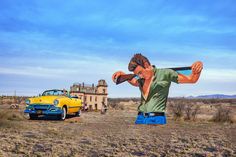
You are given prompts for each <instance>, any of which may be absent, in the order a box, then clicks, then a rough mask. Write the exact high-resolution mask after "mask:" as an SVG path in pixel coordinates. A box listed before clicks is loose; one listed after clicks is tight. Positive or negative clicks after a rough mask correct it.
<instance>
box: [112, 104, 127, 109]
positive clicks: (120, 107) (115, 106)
mask: <svg viewBox="0 0 236 157" xmlns="http://www.w3.org/2000/svg"><path fill="white" fill-rule="evenodd" d="M109 106H110V107H111V108H112V109H115V110H124V109H125V107H124V105H123V104H120V103H111V104H109Z"/></svg>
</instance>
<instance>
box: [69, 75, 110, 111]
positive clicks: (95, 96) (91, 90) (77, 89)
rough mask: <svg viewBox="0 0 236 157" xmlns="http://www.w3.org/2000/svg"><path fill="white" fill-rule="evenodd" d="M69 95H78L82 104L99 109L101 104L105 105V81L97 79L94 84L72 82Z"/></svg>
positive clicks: (91, 108)
mask: <svg viewBox="0 0 236 157" xmlns="http://www.w3.org/2000/svg"><path fill="white" fill-rule="evenodd" d="M70 94H71V96H78V98H80V99H81V100H82V103H83V106H84V107H86V106H87V108H88V109H89V110H101V108H102V105H106V106H107V95H108V92H107V83H106V81H105V80H99V81H98V84H97V85H96V86H94V84H92V85H87V84H84V83H74V84H73V85H72V86H71V87H70Z"/></svg>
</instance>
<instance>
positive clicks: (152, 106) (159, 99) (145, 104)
mask: <svg viewBox="0 0 236 157" xmlns="http://www.w3.org/2000/svg"><path fill="white" fill-rule="evenodd" d="M153 71H154V78H153V81H152V83H151V86H150V91H149V94H148V97H147V100H145V98H144V97H143V94H142V90H141V86H140V87H139V88H140V91H141V104H140V106H139V107H138V110H139V111H140V112H145V113H146V112H165V109H166V102H167V97H168V94H169V88H170V85H171V82H175V83H178V73H177V72H176V71H174V70H172V69H157V68H155V67H154V68H153Z"/></svg>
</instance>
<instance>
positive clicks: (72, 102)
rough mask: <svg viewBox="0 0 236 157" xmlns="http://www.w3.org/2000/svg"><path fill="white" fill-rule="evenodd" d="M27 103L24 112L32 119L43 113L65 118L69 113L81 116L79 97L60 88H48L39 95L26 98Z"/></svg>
mask: <svg viewBox="0 0 236 157" xmlns="http://www.w3.org/2000/svg"><path fill="white" fill-rule="evenodd" d="M25 103H26V109H25V110H24V114H26V115H28V117H29V118H30V119H36V118H38V116H41V115H53V116H56V117H57V118H58V119H61V120H65V118H66V115H67V114H75V115H76V116H79V115H80V110H81V109H82V103H81V100H80V99H78V97H71V96H70V95H69V94H68V92H67V91H66V90H59V89H52V90H46V91H44V92H43V94H42V95H40V96H38V97H31V98H28V99H26V100H25Z"/></svg>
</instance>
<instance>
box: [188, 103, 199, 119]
mask: <svg viewBox="0 0 236 157" xmlns="http://www.w3.org/2000/svg"><path fill="white" fill-rule="evenodd" d="M184 106H185V108H184V112H185V117H184V120H196V116H197V114H198V113H199V110H200V107H199V105H193V104H192V103H190V104H188V105H187V104H185V105H184Z"/></svg>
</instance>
